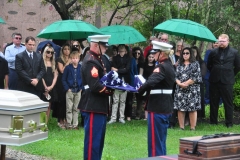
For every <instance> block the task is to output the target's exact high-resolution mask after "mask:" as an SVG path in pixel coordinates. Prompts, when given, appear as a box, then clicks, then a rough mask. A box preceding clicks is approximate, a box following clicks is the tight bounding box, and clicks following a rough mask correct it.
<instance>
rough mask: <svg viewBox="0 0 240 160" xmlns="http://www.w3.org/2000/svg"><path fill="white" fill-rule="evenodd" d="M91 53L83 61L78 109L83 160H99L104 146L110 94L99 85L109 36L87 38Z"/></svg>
mask: <svg viewBox="0 0 240 160" xmlns="http://www.w3.org/2000/svg"><path fill="white" fill-rule="evenodd" d="M89 38H90V39H91V45H90V51H89V52H88V53H87V54H86V56H85V58H84V59H83V62H82V68H81V77H82V83H83V85H84V89H85V90H83V92H82V97H81V100H80V110H81V112H82V116H83V118H84V132H85V137H84V160H100V159H101V157H102V151H103V146H104V138H105V132H106V122H107V114H108V108H109V103H108V96H109V95H110V94H111V92H110V91H109V90H108V89H107V88H106V87H105V86H103V85H102V84H101V83H100V79H101V78H102V77H103V76H104V74H105V70H104V64H103V62H102V59H101V55H102V54H103V53H105V52H106V49H107V46H108V43H107V42H108V39H109V38H110V35H95V36H89Z"/></svg>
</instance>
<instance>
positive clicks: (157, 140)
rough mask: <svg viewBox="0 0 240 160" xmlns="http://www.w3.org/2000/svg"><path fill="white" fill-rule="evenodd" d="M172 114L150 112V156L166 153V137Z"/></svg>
mask: <svg viewBox="0 0 240 160" xmlns="http://www.w3.org/2000/svg"><path fill="white" fill-rule="evenodd" d="M170 117H171V114H157V113H153V112H148V157H155V156H162V155H166V154H167V152H166V139H167V129H168V125H169V118H170Z"/></svg>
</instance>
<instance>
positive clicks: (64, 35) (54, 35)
mask: <svg viewBox="0 0 240 160" xmlns="http://www.w3.org/2000/svg"><path fill="white" fill-rule="evenodd" d="M96 34H103V33H101V31H100V30H99V29H98V28H96V27H95V26H93V25H92V24H90V23H87V22H84V21H80V20H62V21H56V22H54V23H52V24H50V25H49V26H47V27H46V28H44V29H43V30H42V31H41V32H40V33H39V34H38V35H37V37H39V38H46V39H62V40H73V39H85V38H87V37H88V36H91V35H96Z"/></svg>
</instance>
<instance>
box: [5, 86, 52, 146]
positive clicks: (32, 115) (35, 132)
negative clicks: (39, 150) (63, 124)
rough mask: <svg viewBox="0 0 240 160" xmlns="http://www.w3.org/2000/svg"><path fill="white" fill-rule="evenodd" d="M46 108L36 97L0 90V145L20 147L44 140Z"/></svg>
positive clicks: (45, 104)
mask: <svg viewBox="0 0 240 160" xmlns="http://www.w3.org/2000/svg"><path fill="white" fill-rule="evenodd" d="M47 108H48V103H47V102H44V101H42V100H41V99H39V97H38V96H36V95H33V94H30V93H26V92H21V91H15V90H3V89H0V144H1V145H14V146H21V145H24V144H28V143H32V142H36V141H39V140H43V139H46V138H47V137H48V129H47V125H46V124H45V118H46V114H45V112H46V111H47Z"/></svg>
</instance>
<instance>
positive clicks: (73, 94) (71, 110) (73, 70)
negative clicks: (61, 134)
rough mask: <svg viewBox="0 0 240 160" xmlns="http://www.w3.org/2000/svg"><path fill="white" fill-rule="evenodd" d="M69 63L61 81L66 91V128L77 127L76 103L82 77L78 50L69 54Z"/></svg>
mask: <svg viewBox="0 0 240 160" xmlns="http://www.w3.org/2000/svg"><path fill="white" fill-rule="evenodd" d="M70 58H71V64H69V65H68V66H66V68H65V69H64V72H63V77H62V83H63V87H64V90H65V91H66V119H67V124H66V128H67V129H78V103H79V101H80V98H81V91H82V78H81V74H80V69H81V65H80V64H79V52H78V51H74V52H72V53H71V54H70Z"/></svg>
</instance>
